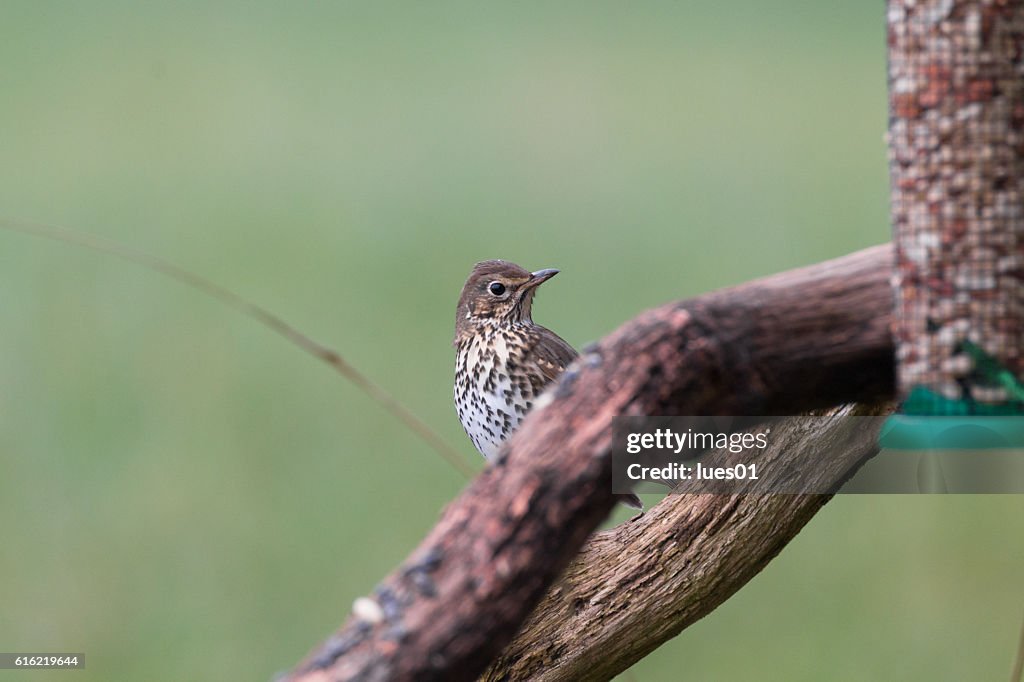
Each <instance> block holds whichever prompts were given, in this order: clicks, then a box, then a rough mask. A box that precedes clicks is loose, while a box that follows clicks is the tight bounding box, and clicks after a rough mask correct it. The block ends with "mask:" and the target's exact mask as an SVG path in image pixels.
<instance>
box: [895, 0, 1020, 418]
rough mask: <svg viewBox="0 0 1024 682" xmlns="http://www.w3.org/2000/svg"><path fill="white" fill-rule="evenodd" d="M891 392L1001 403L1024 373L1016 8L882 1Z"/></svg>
mask: <svg viewBox="0 0 1024 682" xmlns="http://www.w3.org/2000/svg"><path fill="white" fill-rule="evenodd" d="M888 43H889V105H890V120H889V138H890V139H889V150H890V152H889V157H890V159H889V160H890V172H891V179H892V220H893V227H894V230H895V244H896V249H897V264H896V271H895V272H896V288H897V310H896V332H895V333H896V338H897V342H898V343H897V346H898V348H897V358H898V362H899V388H900V392H901V394H903V395H906V394H907V393H908V392H909V391H910V390H911V389H913V388H914V387H916V386H922V387H925V388H928V389H931V390H932V391H934V392H936V393H938V394H940V395H941V396H942V397H944V398H946V399H950V400H958V399H963V398H965V397H967V396H969V397H971V398H973V399H974V400H976V401H978V402H980V403H1001V402H1004V401H1006V400H1007V398H1008V396H1007V393H1006V391H1005V390H1004V389H1003V388H1001V387H998V386H995V385H992V384H991V382H986V381H985V380H984V379H983V378H982V377H981V376H980V375H979V374H978V373H975V372H974V371H973V370H974V369H975V365H974V363H973V362H972V359H971V357H970V356H969V355H968V354H966V353H964V352H963V345H962V344H963V342H964V341H965V340H966V341H970V342H972V343H974V344H976V345H978V346H980V347H981V348H982V349H984V350H985V351H986V352H988V353H989V354H990V355H992V356H994V357H996V358H997V359H999V360H1000V361H1001V362H1002V363H1003V364H1004V365H1005V366H1007V367H1008V368H1009V369H1010V370H1011V371H1012V372H1013V373H1014V374H1016V375H1017V376H1021V375H1022V372H1024V355H1022V351H1021V349H1022V348H1024V208H1022V200H1024V172H1022V171H1024V165H1022V160H1024V156H1022V154H1024V80H1022V77H1024V60H1022V52H1024V2H1021V0H976V1H965V0H889V3H888Z"/></svg>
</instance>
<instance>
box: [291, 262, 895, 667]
mask: <svg viewBox="0 0 1024 682" xmlns="http://www.w3.org/2000/svg"><path fill="white" fill-rule="evenodd" d="M891 264H892V258H891V253H890V247H889V246H888V245H887V246H881V247H875V248H872V249H867V250H865V251H861V252H858V253H856V254H853V255H850V256H847V257H845V258H840V259H837V260H833V261H828V262H825V263H821V264H818V265H815V266H812V267H808V268H804V269H800V270H795V271H791V272H787V273H782V274H779V275H775V276H773V277H768V278H765V279H762V280H757V281H754V282H751V283H748V284H745V285H741V286H738V287H735V288H733V289H727V290H723V291H720V292H716V293H712V294H708V295H706V296H701V297H698V298H695V299H692V300H690V301H683V302H677V303H671V304H668V305H665V306H662V307H660V308H657V309H654V310H651V311H648V312H646V313H643V314H641V315H640V316H638V317H637V318H635V319H634V320H632V321H630V322H628V323H626V324H625V325H623V326H622V327H620V328H619V329H618V330H617V331H615V332H614V333H612V334H611V335H609V336H608V337H606V338H605V339H603V340H602V341H601V342H600V343H598V344H596V345H595V346H593V347H591V348H588V349H585V350H584V353H583V355H582V356H581V357H580V359H579V360H578V361H577V362H576V363H574V364H573V365H572V366H571V367H570V368H569V369H568V370H566V372H565V373H564V374H563V375H562V377H561V379H560V380H559V382H558V384H556V385H555V386H554V387H553V389H552V390H551V391H549V392H548V393H547V394H546V396H545V397H547V398H548V400H547V401H542V402H545V404H543V405H538V406H536V407H535V409H534V411H533V412H531V414H530V416H529V417H528V418H527V419H526V420H525V421H524V422H523V425H522V426H521V428H520V429H519V431H518V432H517V433H516V434H515V436H514V437H513V438H512V439H511V441H509V443H508V445H507V446H506V447H505V449H504V450H503V452H502V456H501V457H500V458H499V461H498V462H497V463H496V464H495V465H494V466H491V467H489V468H488V469H486V470H485V471H484V472H483V473H482V474H481V475H480V476H478V477H477V478H476V479H475V480H474V481H473V482H472V483H471V484H470V486H469V487H468V488H467V489H466V490H465V491H463V493H462V494H461V496H460V497H459V498H458V499H456V500H455V501H454V502H453V503H452V504H451V505H449V506H448V508H447V509H446V510H445V511H444V513H443V515H442V517H441V519H440V520H439V522H438V523H437V525H436V526H435V527H434V529H433V530H432V531H431V532H430V533H429V534H428V536H427V537H426V539H425V540H424V541H423V542H422V543H421V544H420V546H419V547H418V548H417V549H416V550H415V551H414V552H413V553H412V554H411V555H410V557H409V558H408V559H407V560H406V561H405V563H403V564H402V566H400V567H399V568H398V569H397V570H396V571H395V572H393V573H392V574H391V575H390V576H388V577H387V578H386V579H385V580H384V581H383V582H382V583H381V584H380V585H379V586H378V587H377V588H376V590H375V591H374V592H373V594H372V596H371V597H370V598H364V599H361V600H357V604H356V607H355V613H354V614H353V615H352V616H351V617H350V618H349V619H348V621H347V622H346V623H345V624H344V625H343V626H342V627H341V629H340V630H339V631H338V632H337V633H335V634H334V635H333V636H332V637H330V638H329V639H328V640H327V641H326V642H325V643H324V644H322V645H321V646H319V647H317V648H316V649H315V650H314V651H313V652H312V653H311V654H310V655H309V656H308V657H307V658H306V660H305V661H303V662H302V663H301V664H300V665H299V666H298V667H297V668H296V669H295V671H293V673H292V674H291V675H290V676H289V679H293V680H354V679H360V680H385V679H386V680H431V679H443V680H469V679H473V678H475V677H476V676H477V675H479V674H480V673H481V672H482V671H483V670H484V669H485V667H486V666H487V664H488V663H489V662H490V661H491V660H492V659H494V658H495V657H496V656H497V655H498V653H499V652H500V651H501V650H502V649H503V648H504V647H505V646H506V645H507V644H508V643H509V642H510V641H511V639H512V637H513V636H514V634H515V633H516V631H517V630H518V629H519V627H520V626H521V624H522V623H523V621H524V620H525V618H526V617H527V616H528V615H529V613H530V612H531V610H532V609H533V608H534V606H535V605H536V604H537V603H538V601H539V600H540V599H541V597H542V596H543V595H544V593H545V592H546V591H547V589H548V588H549V587H550V585H551V584H552V583H553V582H554V580H555V579H556V578H557V577H558V576H559V575H560V574H561V572H562V570H563V569H564V568H565V567H566V566H567V564H568V563H569V561H570V560H571V559H572V558H573V557H574V556H575V555H576V553H577V552H578V551H579V549H580V547H581V546H582V545H583V542H584V541H585V540H586V538H587V536H588V535H589V534H590V533H591V532H593V530H594V529H595V528H596V527H597V525H598V524H599V523H600V522H601V521H602V520H603V519H604V518H605V517H606V516H607V514H608V512H609V511H610V510H611V507H612V505H613V504H614V500H613V496H612V491H611V485H610V481H611V454H610V443H611V420H612V418H613V417H614V416H616V415H620V414H624V415H628V414H636V415H641V414H646V415H659V414H704V415H716V414H746V415H755V414H775V415H780V414H795V413H798V412H801V411H804V410H808V409H814V408H821V407H826V406H831V405H835V404H838V403H842V402H849V401H868V400H874V399H877V398H884V397H888V396H890V395H891V394H892V391H893V363H892V343H891V338H890V334H889V321H890V318H891V289H890V287H889V276H890V267H891ZM764 560H765V557H764V555H763V554H759V553H758V554H755V555H754V556H752V557H750V561H751V562H752V564H755V565H756V564H758V563H763V561H764ZM634 608H637V609H644V608H647V605H635V606H634Z"/></svg>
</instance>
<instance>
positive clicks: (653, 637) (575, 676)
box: [482, 405, 892, 682]
mask: <svg viewBox="0 0 1024 682" xmlns="http://www.w3.org/2000/svg"><path fill="white" fill-rule="evenodd" d="M891 409H892V406H890V405H879V406H877V407H867V406H852V405H848V406H845V407H843V408H840V409H838V410H834V411H832V414H834V415H836V416H843V417H845V416H860V415H871V414H886V413H888V412H890V411H891ZM848 427H849V422H848V421H841V420H840V421H835V420H833V421H828V420H821V421H816V422H814V423H813V424H810V423H808V420H806V419H803V420H800V419H793V420H790V421H788V422H782V423H777V424H775V425H774V426H773V429H772V441H771V445H770V446H769V448H768V449H766V450H765V452H764V453H762V454H761V455H759V457H758V466H759V467H761V466H763V468H764V469H766V470H770V469H772V468H773V467H780V466H781V467H789V466H793V463H794V462H804V463H805V464H807V465H808V466H807V468H806V471H808V472H812V473H809V474H808V476H809V478H808V481H807V482H808V484H809V487H812V488H813V489H816V490H833V489H835V487H836V486H837V485H838V484H839V483H841V482H842V481H845V480H847V479H848V478H849V477H850V476H851V475H852V474H853V473H854V472H855V471H856V470H857V468H859V467H860V465H861V464H862V463H863V462H865V461H866V460H867V459H868V458H870V457H871V456H873V455H874V454H875V453H876V452H877V451H878V444H877V437H876V434H875V433H874V432H873V431H871V430H868V429H864V430H863V431H857V432H855V433H853V434H852V435H853V438H850V435H851V434H849V433H843V432H844V430H846V429H848ZM823 443H831V446H830V447H828V448H823V447H822V444H823ZM826 449H827V452H828V457H824V458H822V457H820V455H821V454H823V452H824V451H825V450H826ZM745 456H746V454H745V453H744V454H740V455H737V456H736V458H737V460H741V459H742V458H743V457H745ZM812 463H813V466H811V464H812ZM684 487H685V486H684ZM680 492H681V491H680V490H679V489H677V490H676V494H673V495H669V496H668V497H666V498H665V499H664V500H663V501H662V502H661V503H660V504H658V505H657V506H656V507H654V508H653V509H652V510H650V511H649V512H647V513H646V514H644V515H643V516H640V517H637V518H635V519H633V520H632V521H630V522H629V523H623V524H621V525H619V526H617V527H615V528H613V529H611V530H608V531H604V532H602V533H597V534H596V535H594V536H593V537H591V538H590V540H588V541H587V543H586V544H585V545H584V546H583V550H582V551H581V552H580V554H579V556H578V557H577V558H576V560H575V561H573V562H572V563H571V564H570V565H569V568H568V569H566V571H565V574H564V575H563V577H562V579H561V580H560V581H559V582H558V583H557V584H556V585H555V587H554V588H552V589H551V591H549V592H548V593H547V595H546V596H545V597H544V599H543V600H542V601H541V603H540V605H539V606H538V607H537V609H536V610H535V611H534V612H533V614H532V615H531V616H530V618H529V620H528V621H527V623H526V625H524V626H523V629H522V630H521V631H520V633H519V634H518V635H517V636H516V639H515V641H513V642H512V644H511V645H509V647H508V648H507V649H506V650H505V651H504V652H503V653H502V655H501V657H500V658H498V659H497V660H496V661H495V662H494V663H493V664H492V665H491V667H490V668H489V669H488V670H487V672H486V673H485V674H484V676H483V678H482V679H483V680H493V681H495V682H496V681H497V680H505V681H508V682H511V681H513V680H539V681H544V680H578V681H586V680H608V679H611V678H612V677H614V676H615V675H617V674H619V673H621V672H622V671H624V670H626V669H628V668H629V667H630V666H631V665H633V664H634V663H635V662H636V661H638V660H640V659H641V658H643V657H644V656H646V655H647V654H649V653H650V652H651V651H653V650H654V649H655V648H657V647H658V646H660V645H661V644H663V643H664V642H666V641H667V640H669V639H671V638H672V637H675V636H676V635H678V634H679V633H680V632H681V631H682V630H683V629H684V628H686V627H687V626H689V625H691V624H693V623H694V622H696V621H697V620H699V619H700V618H703V617H704V616H706V615H707V614H708V613H710V612H711V611H712V610H714V609H715V608H716V607H718V605H719V604H721V603H722V602H723V601H725V600H726V599H728V598H729V597H730V596H731V595H732V594H733V593H734V592H736V591H737V590H738V589H739V588H741V587H743V585H745V584H746V583H747V581H749V580H750V579H751V578H753V577H754V576H755V575H756V574H757V573H759V572H760V571H761V569H762V568H764V567H765V566H766V565H767V564H768V562H769V561H770V560H771V559H772V558H774V557H775V555H776V554H778V553H779V551H780V550H781V549H782V548H783V547H784V546H785V545H786V544H787V543H788V542H789V541H790V540H791V539H793V537H794V536H795V535H796V534H797V533H798V532H799V531H800V529H801V528H803V526H804V524H806V523H807V522H808V521H810V519H811V517H812V516H814V514H815V513H816V512H817V511H818V510H819V509H820V508H821V507H822V505H824V504H825V503H826V502H827V501H828V500H829V499H831V496H828V495H756V494H750V495H707V494H703V495H700V494H698V495H684V494H679V493H680Z"/></svg>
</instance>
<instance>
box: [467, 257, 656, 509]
mask: <svg viewBox="0 0 1024 682" xmlns="http://www.w3.org/2000/svg"><path fill="white" fill-rule="evenodd" d="M557 274H558V270H538V271H536V272H529V271H528V270H525V269H523V268H521V267H519V266H518V265H516V264H515V263H509V262H508V261H503V260H487V261H483V262H481V263H477V264H476V265H475V266H474V267H473V271H472V272H470V273H469V278H468V279H467V280H466V284H465V285H464V286H463V287H462V295H461V296H459V304H458V307H457V308H456V309H455V340H454V342H453V345H454V346H455V350H456V352H455V408H456V410H457V411H458V413H459V421H461V422H462V427H463V428H464V429H465V430H466V433H467V434H468V435H469V438H470V440H472V441H473V445H475V446H476V449H477V450H479V451H480V453H481V454H482V455H483V456H484V457H486V458H487V459H488V460H493V459H494V458H495V457H496V456H497V454H498V449H499V448H500V447H501V444H502V443H504V442H505V441H506V440H507V439H508V438H509V437H510V436H511V435H512V433H513V432H514V431H515V430H516V428H517V427H518V426H519V423H520V422H521V421H522V420H523V417H525V416H526V413H527V412H529V411H530V408H531V407H533V403H534V401H535V400H536V399H537V397H538V396H539V395H540V394H541V393H542V392H543V391H544V389H545V388H546V387H547V385H548V384H550V383H551V382H552V381H554V380H555V379H556V378H558V375H559V374H561V373H562V371H563V370H564V369H565V368H566V367H567V366H568V365H569V364H570V363H571V362H572V361H573V360H575V359H576V357H577V356H578V353H577V352H576V351H575V350H574V349H573V347H572V346H570V345H569V344H568V343H566V341H565V340H564V339H562V338H561V337H560V336H558V334H555V333H554V332H553V331H551V330H550V329H547V328H545V327H542V326H540V325H539V324H535V323H534V321H533V319H532V317H531V312H532V306H533V297H534V295H535V294H536V293H537V287H538V286H539V285H540V284H542V283H543V282H546V281H547V280H549V279H551V278H552V277H554V276H555V275H557ZM608 484H609V485H611V482H610V481H609V483H608ZM618 499H619V500H620V501H621V502H623V503H624V504H628V505H630V506H633V507H636V508H638V509H640V508H642V505H641V503H640V499H639V498H638V497H636V496H635V495H620V496H619V497H618Z"/></svg>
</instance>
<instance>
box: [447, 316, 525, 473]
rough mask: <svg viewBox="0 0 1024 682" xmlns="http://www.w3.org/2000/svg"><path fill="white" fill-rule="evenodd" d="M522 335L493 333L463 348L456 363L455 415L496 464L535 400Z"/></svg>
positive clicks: (502, 331) (475, 338) (479, 336)
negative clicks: (523, 362) (525, 360)
mask: <svg viewBox="0 0 1024 682" xmlns="http://www.w3.org/2000/svg"><path fill="white" fill-rule="evenodd" d="M516 331H517V330H515V329H514V328H513V329H510V330H507V329H504V328H498V327H497V326H494V327H490V326H489V327H488V328H487V329H485V330H484V331H483V333H480V334H474V335H472V336H470V337H469V338H467V339H466V340H465V342H463V343H462V344H460V345H459V347H458V350H457V352H456V357H455V409H456V411H457V412H458V415H459V421H460V422H462V428H464V429H465V430H466V434H467V435H468V436H469V437H470V440H472V441H473V445H475V446H476V449H477V450H479V451H480V452H481V454H483V456H484V457H486V458H487V459H489V460H490V459H494V458H495V457H496V456H497V454H498V449H499V448H500V447H501V444H502V443H503V442H505V440H507V439H508V438H509V436H511V435H512V433H513V432H514V431H515V430H516V428H517V427H518V426H519V423H520V422H521V421H522V419H523V417H524V416H525V415H526V413H527V412H528V411H529V410H530V408H531V407H532V406H533V399H534V398H535V397H536V388H537V386H536V384H537V382H536V378H533V377H528V376H526V374H527V372H526V368H525V367H524V366H523V364H522V361H523V359H524V358H525V355H526V352H527V350H528V345H527V344H525V343H523V341H524V340H525V339H524V335H522V334H521V333H519V334H517V333H515V332H516ZM531 379H533V380H532V381H531Z"/></svg>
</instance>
